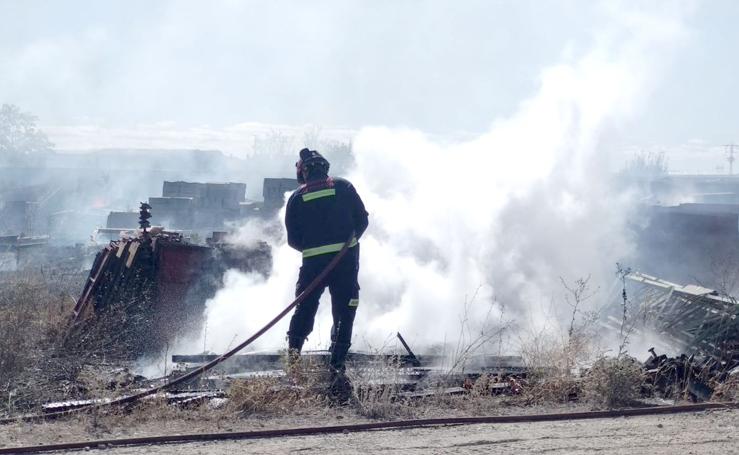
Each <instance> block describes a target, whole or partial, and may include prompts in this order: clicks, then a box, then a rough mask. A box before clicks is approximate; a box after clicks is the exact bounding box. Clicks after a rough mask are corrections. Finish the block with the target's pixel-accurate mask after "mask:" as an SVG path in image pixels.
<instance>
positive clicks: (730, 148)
mask: <svg viewBox="0 0 739 455" xmlns="http://www.w3.org/2000/svg"><path fill="white" fill-rule="evenodd" d="M734 147H736V144H734V143H731V144H726V145H724V148H725V149H726V161H728V162H729V175H734V161H736V157H735V156H734Z"/></svg>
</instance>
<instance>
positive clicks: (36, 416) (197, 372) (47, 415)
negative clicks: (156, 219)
mask: <svg viewBox="0 0 739 455" xmlns="http://www.w3.org/2000/svg"><path fill="white" fill-rule="evenodd" d="M353 240H354V231H352V234H351V236H349V239H348V240H347V241H346V242H345V243H344V245H343V246H342V248H341V250H339V252H338V253H336V255H335V256H334V257H333V259H331V261H330V262H329V263H328V264H327V265H326V268H324V269H323V271H321V273H320V274H318V276H317V277H316V278H315V279H314V280H313V281H312V282H311V283H310V284H309V285H308V287H306V288H305V290H303V292H301V293H300V295H298V296H297V297H296V298H295V300H293V301H292V303H290V305H288V306H286V307H285V309H283V310H282V311H281V312H280V313H279V314H278V315H277V316H275V317H274V319H272V320H271V321H269V322H268V323H267V325H265V326H264V327H262V328H261V329H259V330H258V331H257V332H255V333H254V334H253V335H252V336H250V337H249V338H247V339H246V340H245V341H243V342H242V343H241V344H239V345H238V346H236V347H235V348H233V349H231V350H230V351H228V352H226V353H225V354H221V355H220V356H219V357H217V358H216V359H213V360H211V361H210V362H208V363H207V364H205V365H202V366H200V367H198V368H196V369H194V370H192V371H190V372H189V373H187V374H184V375H182V376H180V377H178V378H177V379H175V380H173V381H170V382H167V383H166V384H162V385H159V386H156V387H153V388H151V389H147V390H144V391H142V392H138V393H135V394H133V395H127V396H124V397H120V398H116V399H113V400H110V401H107V402H104V403H98V404H91V405H88V406H83V407H80V408H73V409H68V410H65V411H57V412H49V413H45V414H34V415H26V416H18V417H9V418H3V419H0V424H7V423H13V422H19V421H25V422H28V421H38V420H50V419H55V418H58V417H64V416H68V415H71V414H76V413H79V412H83V411H88V410H93V409H100V408H104V407H109V406H115V405H123V404H129V403H133V402H135V401H138V400H140V399H141V398H144V397H147V396H149V395H154V394H156V393H159V392H161V391H163V390H166V389H168V388H170V387H173V386H176V385H178V384H182V383H183V382H186V381H189V380H190V379H193V378H195V377H197V376H200V375H201V374H203V373H205V372H206V371H208V370H210V369H212V368H213V367H215V366H216V365H218V364H220V363H221V362H223V361H225V360H227V359H228V358H229V357H231V356H233V355H234V354H236V353H237V352H239V351H241V350H242V349H244V348H245V347H247V346H249V345H250V344H252V343H253V342H254V341H255V340H256V339H257V338H259V337H261V336H262V335H264V334H265V332H267V331H268V330H269V329H271V328H272V327H274V325H275V324H277V323H278V322H279V321H280V320H281V319H282V318H284V317H285V316H286V315H287V314H288V313H289V312H290V311H291V310H292V309H293V308H295V307H296V306H297V305H299V304H300V303H302V302H303V301H304V300H305V299H306V298H307V297H308V296H309V295H310V294H311V293H312V292H313V291H315V290H316V288H317V287H318V286H320V284H321V283H322V282H323V281H324V280H325V279H326V277H327V276H328V274H329V273H331V271H332V270H333V269H334V268H335V267H336V265H338V263H339V261H341V259H342V258H343V257H344V255H345V254H346V252H347V250H348V249H349V246H350V245H351V243H352V241H353Z"/></svg>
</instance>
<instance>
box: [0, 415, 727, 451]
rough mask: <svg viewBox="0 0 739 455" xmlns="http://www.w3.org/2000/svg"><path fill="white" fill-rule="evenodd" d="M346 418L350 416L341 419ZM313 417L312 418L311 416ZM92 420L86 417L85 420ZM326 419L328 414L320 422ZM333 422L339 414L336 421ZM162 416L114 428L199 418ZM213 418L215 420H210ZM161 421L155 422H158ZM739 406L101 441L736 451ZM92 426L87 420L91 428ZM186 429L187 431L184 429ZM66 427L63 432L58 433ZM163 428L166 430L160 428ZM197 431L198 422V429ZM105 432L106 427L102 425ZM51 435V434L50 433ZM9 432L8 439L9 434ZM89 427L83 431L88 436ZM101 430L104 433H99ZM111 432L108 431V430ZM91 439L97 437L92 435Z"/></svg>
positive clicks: (15, 432)
mask: <svg viewBox="0 0 739 455" xmlns="http://www.w3.org/2000/svg"><path fill="white" fill-rule="evenodd" d="M338 420H339V421H341V423H351V422H352V421H354V419H352V418H347V419H343V418H342V419H338ZM311 421H312V422H311ZM88 423H89V422H88ZM288 423H292V424H295V425H296V426H298V425H300V426H308V425H311V423H312V425H316V423H317V422H315V420H314V419H304V418H298V419H294V420H291V421H277V422H274V425H273V424H272V423H271V422H270V421H269V420H261V422H254V421H251V422H250V421H248V420H245V421H242V422H241V423H239V424H238V425H237V427H238V429H239V430H240V429H242V428H244V427H251V428H252V429H255V428H257V427H258V428H277V427H284V426H287V424H288ZM322 423H324V424H326V425H328V424H331V423H329V422H322ZM333 423H338V422H336V421H335V422H333ZM172 424H173V425H169V424H165V423H164V422H162V424H160V425H154V426H149V428H148V430H149V431H144V429H138V431H136V429H134V428H132V427H129V429H130V430H131V431H120V432H119V431H115V432H110V433H115V434H117V435H118V436H119V437H121V436H124V435H128V436H133V435H139V434H151V433H152V432H154V433H155V434H156V433H158V434H162V433H185V432H187V433H189V432H194V431H195V428H194V427H196V426H198V424H197V423H196V422H190V426H189V428H188V426H187V425H186V423H183V422H172ZM211 424H213V422H211ZM213 426H214V428H209V429H210V430H213V431H216V430H217V428H215V427H219V428H220V431H229V429H231V430H232V431H236V428H233V427H232V425H229V423H228V422H220V423H219V424H217V425H216V424H214V425H213ZM156 427H158V428H156ZM738 427H739V411H737V410H731V411H708V412H699V413H692V414H675V415H661V416H643V417H629V418H615V419H596V420H579V421H569V422H538V423H515V424H494V425H493V424H486V425H467V426H454V427H436V428H423V429H411V430H390V431H372V432H363V433H349V434H341V435H326V436H305V437H302V436H301V437H285V438H274V439H258V440H248V441H247V440H242V441H225V442H212V443H187V444H175V445H163V446H145V447H126V448H110V449H105V451H106V453H110V454H115V455H123V454H131V455H141V454H148V453H153V454H162V455H164V454H193V455H194V454H215V455H217V454H224V455H225V454H232V453H244V452H246V453H259V454H283V453H293V452H295V453H297V452H299V453H362V454H364V455H366V454H372V453H380V452H383V453H385V452H391V453H398V454H436V453H450V452H454V453H462V454H473V453H492V454H495V453H514V452H518V453H547V454H573V453H574V454H577V453H592V452H599V453H604V454H629V455H633V454H637V453H650V454H672V453H674V452H675V451H676V450H679V451H680V453H681V454H711V453H716V454H719V453H720V454H739V431H738V430H739V428H738ZM74 428H76V426H75V422H66V423H64V422H58V423H51V424H44V425H23V426H15V427H13V426H11V427H5V428H0V447H12V446H18V445H22V444H21V443H32V441H33V440H34V439H35V440H36V443H38V442H42V441H43V442H46V443H49V442H52V440H53V441H54V442H60V441H61V440H80V438H77V437H70V436H71V435H72V434H74V433H75V431H74ZM88 429H89V428H88ZM188 429H189V431H188ZM65 430H66V431H67V433H66V435H64V434H63V432H64V431H65ZM165 430H166V431H165ZM201 431H202V430H201ZM104 432H106V433H107V432H108V431H104ZM54 435H55V436H56V437H52V436H54ZM60 435H61V436H62V437H59V436H60ZM11 436H12V439H13V440H12V441H10V440H9V439H8V438H9V437H11ZM92 436H93V435H88V438H90V437H92ZM101 436H102V435H101ZM109 436H113V434H110V435H109ZM93 439H94V438H93Z"/></svg>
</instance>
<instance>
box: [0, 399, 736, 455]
mask: <svg viewBox="0 0 739 455" xmlns="http://www.w3.org/2000/svg"><path fill="white" fill-rule="evenodd" d="M737 408H739V403H701V404H690V405H678V406H656V407H646V408H630V409H618V410H608V411H588V412H568V413H556V414H534V415H510V416H483V417H450V418H437V419H414V420H398V421H391V422H370V423H358V424H350V425H333V426H323V427H300V428H284V429H278V430H256V431H243V432H228V433H194V434H178V435H162V436H146V437H137V438H121V439H98V440H91V441H77V442H66V443H59V444H48V445H35V446H22V447H7V448H0V455H2V454H16V453H44V452H63V451H73V450H89V449H110V448H114V447H131V446H147V445H162V444H183V443H190V442H210V441H227V440H239V439H259V438H282V437H292V436H313V435H325V434H336V433H354V432H361V431H383V430H385V431H387V430H400V429H410V428H423V427H439V426H454V425H474V424H486V423H488V424H489V423H497V424H500V423H531V422H552V421H564V420H584V419H603V418H615V417H633V416H645V415H657V414H677V413H687V412H701V411H708V410H722V409H737Z"/></svg>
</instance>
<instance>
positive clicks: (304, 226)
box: [285, 176, 368, 259]
mask: <svg viewBox="0 0 739 455" xmlns="http://www.w3.org/2000/svg"><path fill="white" fill-rule="evenodd" d="M367 225H368V214H367V211H366V210H365V208H364V204H363V203H362V200H361V199H360V198H359V195H358V194H357V191H356V190H355V189H354V186H352V184H351V183H349V182H348V181H347V180H344V179H342V178H331V177H327V176H323V177H321V178H319V179H316V180H310V181H309V182H308V183H306V184H304V185H301V186H300V188H298V189H297V190H295V192H293V194H292V195H291V196H290V199H289V200H288V202H287V211H286V213H285V227H286V228H287V243H288V244H289V245H290V246H291V247H293V248H295V249H296V250H298V251H301V252H302V253H303V259H307V258H311V257H314V256H319V255H323V254H329V253H336V252H338V251H339V250H340V249H341V247H342V246H343V244H344V242H346V240H347V239H348V238H349V235H350V234H351V232H352V231H354V235H355V240H358V239H359V237H361V236H362V234H363V233H364V231H365V230H366V229H367ZM355 245H356V242H353V244H352V245H351V246H352V247H353V246H355Z"/></svg>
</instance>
